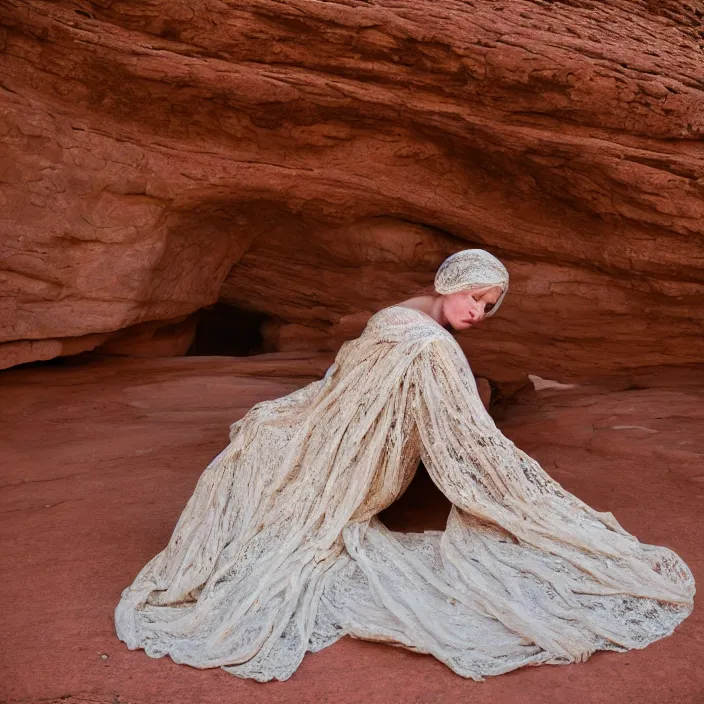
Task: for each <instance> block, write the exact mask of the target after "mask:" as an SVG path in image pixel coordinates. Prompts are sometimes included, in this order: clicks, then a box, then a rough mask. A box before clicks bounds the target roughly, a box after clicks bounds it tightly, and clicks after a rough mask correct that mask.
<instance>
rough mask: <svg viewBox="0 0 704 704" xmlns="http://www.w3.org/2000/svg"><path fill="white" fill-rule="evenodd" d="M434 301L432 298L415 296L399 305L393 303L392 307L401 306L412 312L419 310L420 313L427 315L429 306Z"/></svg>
mask: <svg viewBox="0 0 704 704" xmlns="http://www.w3.org/2000/svg"><path fill="white" fill-rule="evenodd" d="M434 300H435V299H434V298H433V296H415V297H413V298H408V299H406V300H405V301H401V302H400V303H395V304H394V305H397V306H401V307H403V308H412V309H413V310H419V311H421V312H422V313H427V312H428V311H429V310H430V307H431V305H432V304H433V301H434Z"/></svg>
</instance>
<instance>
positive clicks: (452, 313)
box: [445, 298, 467, 320]
mask: <svg viewBox="0 0 704 704" xmlns="http://www.w3.org/2000/svg"><path fill="white" fill-rule="evenodd" d="M466 308H467V306H466V304H465V303H464V302H463V301H462V300H460V299H457V298H455V299H452V300H448V301H447V305H446V306H445V315H446V316H447V317H448V319H450V320H457V319H458V318H462V317H463V316H464V313H465V311H466Z"/></svg>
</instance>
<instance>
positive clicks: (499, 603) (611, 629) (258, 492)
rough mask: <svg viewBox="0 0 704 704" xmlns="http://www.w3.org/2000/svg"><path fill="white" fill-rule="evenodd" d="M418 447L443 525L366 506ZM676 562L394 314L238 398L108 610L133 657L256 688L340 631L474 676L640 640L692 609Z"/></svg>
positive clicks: (436, 344)
mask: <svg viewBox="0 0 704 704" xmlns="http://www.w3.org/2000/svg"><path fill="white" fill-rule="evenodd" d="M420 458H422V459H423V461H424V464H425V466H426V467H427V469H428V472H429V473H430V475H431V477H432V478H433V481H434V482H435V483H436V484H437V485H438V486H439V487H440V488H441V489H442V491H443V492H444V493H445V495H446V496H447V497H448V498H449V499H450V500H451V501H452V504H453V507H452V510H451V512H450V516H449V518H448V522H447V527H446V530H445V531H426V532H424V533H405V534H404V533H396V532H393V531H390V530H388V529H387V528H386V527H385V526H384V525H383V524H382V523H381V522H380V521H379V519H378V518H377V517H376V516H377V514H378V513H379V512H380V511H381V510H382V509H384V508H385V507H387V506H388V505H389V504H391V503H392V502H393V501H394V500H395V499H396V498H397V497H398V496H400V494H401V493H403V491H404V490H405V488H406V487H407V486H408V483H409V482H410V480H411V478H412V476H413V474H414V472H415V469H416V467H417V465H418V461H419V459H420ZM694 593H695V584H694V578H693V576H692V573H691V571H690V570H689V568H688V566H687V565H686V564H685V563H684V562H683V561H682V559H681V558H680V557H679V556H678V555H677V554H676V553H674V552H673V551H672V550H670V549H668V548H666V547H658V546H654V545H647V544H643V543H640V542H639V541H638V540H637V539H636V538H635V537H634V536H633V535H631V534H629V533H627V532H626V531H625V530H624V529H623V528H622V527H621V526H620V525H619V524H618V522H617V521H616V519H615V518H614V516H613V514H611V513H609V512H599V511H595V510H594V509H592V508H590V507H589V506H588V505H587V504H585V503H583V502H582V501H580V500H579V499H578V498H577V497H575V496H574V495H572V494H570V493H568V492H567V491H566V490H565V489H563V488H562V487H561V485H560V484H558V483H557V482H556V481H554V480H553V479H552V478H551V477H550V476H549V475H548V474H547V473H546V472H545V471H544V470H543V469H542V468H541V467H540V465H539V464H538V463H537V462H536V461H535V460H533V459H532V458H531V457H529V456H528V455H526V454H525V453H524V452H522V451H521V450H519V449H518V448H517V447H516V446H515V445H514V444H513V443H512V442H511V441H510V440H509V439H508V438H506V437H505V436H504V435H503V434H502V433H501V432H500V431H499V430H498V428H497V427H496V426H495V424H494V422H493V420H492V418H491V417H490V416H489V415H488V413H487V412H486V410H485V409H484V406H483V404H482V402H481V400H480V398H479V395H478V393H477V388H476V384H475V381H474V377H473V375H472V373H471V370H470V368H469V365H468V363H467V360H466V357H465V356H464V354H463V353H462V350H461V349H460V347H459V345H458V344H457V342H456V341H455V339H454V338H453V336H452V335H451V334H450V333H449V332H448V331H446V330H445V329H444V328H442V327H441V326H440V325H438V324H437V323H436V322H435V321H434V320H433V319H432V318H430V316H427V315H425V314H424V313H422V312H420V311H417V310H411V309H408V308H404V307H401V306H391V307H389V308H385V309H383V310H381V311H379V312H378V313H376V314H375V315H374V316H372V317H371V318H370V320H369V322H368V324H367V326H366V328H365V330H364V332H363V333H362V335H361V336H360V337H359V338H357V339H356V340H352V341H349V342H346V343H345V344H344V345H343V346H342V347H341V349H340V351H339V352H338V355H337V357H336V359H335V362H334V364H333V365H332V366H331V367H330V369H329V370H328V372H327V373H326V375H325V377H324V378H323V379H321V380H318V381H314V382H312V383H311V384H309V385H307V386H305V387H303V388H301V389H299V390H297V391H295V392H294V393H292V394H289V395H287V396H284V397H282V398H279V399H275V400H273V401H263V402H261V403H258V404H256V405H255V406H253V407H252V408H251V409H250V411H249V412H248V413H247V415H245V416H244V417H243V418H242V419H240V420H239V421H237V422H236V423H233V424H232V426H231V428H230V444H229V445H228V446H227V447H226V448H225V449H224V450H223V451H222V452H221V453H220V454H219V455H218V456H217V457H215V458H214V459H213V460H212V461H211V462H210V464H209V465H208V467H207V468H206V469H205V471H204V472H203V474H202V475H201V477H200V479H199V481H198V484H197V486H196V488H195V491H194V493H193V495H192V496H191V498H190V499H189V501H188V503H187V505H186V507H185V508H184V510H183V513H182V514H181V516H180V518H179V520H178V522H177V524H176V527H175V529H174V531H173V534H172V536H171V539H170V541H169V543H168V545H167V546H166V547H165V549H164V550H163V551H162V552H160V553H159V554H158V555H156V556H155V557H154V558H152V559H151V560H150V561H149V562H148V563H147V564H146V565H145V566H144V568H143V569H142V570H141V571H140V573H139V574H138V575H137V577H136V579H135V580H134V582H133V584H132V585H131V586H129V587H127V588H126V589H125V590H124V591H123V593H122V597H121V600H120V602H119V604H118V606H117V609H116V613H115V621H116V629H117V634H118V636H119V638H120V639H121V640H123V641H124V642H125V643H126V644H127V646H128V647H129V648H130V649H136V648H143V649H144V650H145V652H146V653H147V654H148V655H150V656H151V657H162V656H164V655H169V656H170V657H171V658H172V659H173V660H174V661H176V662H178V663H185V664H188V665H191V666H193V667H198V668H209V667H223V668H224V669H225V670H226V671H228V672H230V673H232V674H234V675H237V676H239V677H247V678H253V679H255V680H259V681H267V680H271V679H278V680H285V679H287V678H289V677H290V676H291V675H292V674H293V672H295V670H296V668H297V667H298V665H299V664H300V662H301V660H302V659H303V657H304V655H305V653H306V652H307V651H317V650H320V649H322V648H324V647H326V646H328V645H330V644H331V643H333V642H335V641H336V640H337V639H339V638H340V637H342V636H343V635H350V636H353V637H356V638H362V639H365V640H374V641H382V642H386V643H390V644H393V645H397V646H402V647H405V648H409V649H412V650H415V651H417V652H421V653H429V654H432V655H433V656H435V657H436V658H438V659H439V660H441V661H442V662H444V663H445V664H447V665H448V666H449V667H450V668H452V670H454V671H455V672H456V673H458V674H459V675H462V676H464V677H470V678H472V679H475V680H483V679H484V678H485V677H487V676H491V675H498V674H500V673H503V672H507V671H509V670H513V669H515V668H518V667H522V666H525V665H540V664H566V663H573V662H582V661H584V660H586V659H587V658H588V657H589V656H590V655H591V654H592V653H593V652H594V651H596V650H615V651H626V650H629V649H633V648H644V647H645V646H647V645H648V644H649V643H652V642H653V641H655V640H657V639H659V638H663V637H665V636H667V635H669V634H671V633H672V632H673V630H674V628H675V627H676V626H677V625H678V624H679V623H680V622H681V621H682V620H683V619H684V618H686V617H687V615H688V614H689V613H691V611H692V608H693V599H694Z"/></svg>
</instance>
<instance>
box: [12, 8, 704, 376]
mask: <svg viewBox="0 0 704 704" xmlns="http://www.w3.org/2000/svg"><path fill="white" fill-rule="evenodd" d="M698 8H699V3H675V2H645V1H643V2H637V1H636V2H627V1H626V0H609V1H608V2H600V3H596V2H591V1H589V0H583V1H580V0H575V1H574V2H546V1H541V0H534V1H528V0H517V1H515V2H510V3H509V2H488V1H481V2H480V1H477V2H459V1H450V0H443V1H441V2H438V1H437V0H406V1H405V2H404V1H401V2H397V1H394V2H392V1H391V0H376V1H375V2H373V3H370V2H362V1H361V0H350V1H349V2H341V1H339V2H311V1H310V0H287V2H275V3H274V2H270V1H269V0H266V1H265V0H243V2H238V3H236V4H233V3H214V2H210V1H209V0H194V2H190V3H187V4H184V3H181V2H173V0H169V1H167V0H145V1H143V2H140V3H135V2H119V3H118V2H114V3H111V2H88V1H87V0H79V1H78V2H73V1H72V2H69V1H68V0H56V1H54V2H42V1H41V0H7V1H6V2H4V3H3V4H2V5H1V6H0V135H2V139H1V144H2V146H1V147H0V343H2V344H0V366H4V367H9V366H13V365H16V364H20V363H22V362H27V361H32V360H39V359H50V358H52V357H56V356H60V355H69V354H74V353H76V352H80V351H84V350H91V349H95V348H99V347H100V345H101V344H103V343H105V342H109V341H111V340H112V338H113V337H114V336H116V335H117V333H118V332H119V331H122V330H124V329H132V328H133V327H134V326H137V325H140V324H142V323H148V322H149V323H155V324H156V326H155V328H154V329H156V328H159V329H162V337H161V340H162V343H163V341H164V340H165V339H166V336H167V331H164V330H163V328H164V327H168V326H169V325H172V323H171V322H170V321H174V320H177V319H179V318H183V317H184V316H189V315H191V314H192V313H194V312H195V311H198V310H199V309H201V308H203V307H204V306H209V305H211V304H213V303H215V302H216V301H221V302H227V303H230V304H232V305H234V306H236V307H239V308H242V309H246V310H253V311H256V312H260V313H262V314H264V315H265V316H267V318H268V319H269V321H270V322H269V323H268V325H269V328H268V338H267V340H268V343H270V344H273V345H274V349H281V350H285V349H299V350H304V349H308V350H309V351H313V350H316V349H331V348H332V349H334V348H335V346H336V345H337V344H339V339H340V336H341V335H343V334H344V329H345V325H346V322H347V321H349V320H350V316H358V315H360V314H361V315H365V314H366V315H368V314H369V313H371V312H373V311H375V310H378V309H379V308H381V307H383V306H385V305H389V304H392V303H395V302H398V301H400V300H403V299H404V298H407V297H409V296H410V295H412V294H413V293H414V292H415V290H416V289H417V287H418V286H420V285H422V284H426V283H429V282H430V281H431V279H432V274H433V272H434V270H435V268H436V267H437V265H438V264H439V263H440V262H441V261H442V259H443V258H444V257H445V256H446V255H447V254H449V253H450V252H452V251H455V250H457V249H460V248H463V247H471V246H481V247H485V248H487V249H489V250H490V251H491V252H493V253H494V254H496V255H497V256H499V257H500V258H501V259H502V260H503V261H505V263H506V265H507V267H508V269H509V270H510V273H511V277H512V278H511V292H510V294H509V296H508V298H507V299H506V301H505V303H504V305H503V306H502V310H501V313H500V315H498V316H496V317H495V318H493V319H492V320H490V321H487V322H486V324H485V325H483V326H481V329H480V328H478V329H477V330H472V331H470V332H468V333H466V334H464V335H463V336H462V337H463V341H462V344H463V346H464V347H465V349H466V350H467V352H468V356H469V357H470V360H471V362H472V363H473V367H474V369H475V371H477V372H478V373H481V374H484V375H486V376H488V377H489V378H492V379H497V380H500V379H509V378H517V377H520V376H521V375H525V373H533V374H537V375H540V376H543V377H545V378H550V379H556V380H561V381H570V380H578V379H582V378H587V377H589V376H591V375H593V374H599V373H607V372H608V373H611V372H626V371H628V370H631V369H637V368H640V367H644V366H658V365H662V364H689V363H694V362H696V361H698V360H700V359H701V357H702V352H703V349H702V348H703V346H704V343H703V342H702V335H701V325H702V310H703V309H704V307H703V306H702V303H703V302H704V295H703V289H702V270H703V267H702V264H703V263H704V262H703V246H702V234H703V233H702V229H703V225H702V223H703V222H704V220H703V219H702V215H704V151H703V148H702V142H701V137H702V129H703V128H704V112H702V110H701V106H702V104H704V91H702V87H703V85H704V74H703V73H702V70H701V66H702V63H701V41H702V40H701V37H700V30H701V16H702V11H701V9H698ZM164 324H166V325H164ZM291 326H294V327H291ZM137 329H138V330H141V332H140V333H139V335H142V333H143V329H141V328H137ZM279 330H281V331H282V332H280V333H279V332H278V331H279ZM172 333H173V344H165V343H163V344H161V343H160V344H155V345H151V346H150V345H148V344H145V343H144V338H143V337H140V338H139V339H140V340H142V342H141V343H140V344H136V343H135V344H136V346H132V345H131V344H130V345H127V344H124V343H125V339H124V337H121V338H120V339H121V340H122V342H121V343H120V345H121V349H122V351H125V352H128V351H129V349H133V350H135V351H136V352H139V353H142V354H147V353H148V354H164V353H169V354H173V353H176V351H177V350H180V349H182V347H183V345H182V343H183V341H184V340H185V339H186V337H185V335H187V333H186V332H184V330H181V329H179V330H175V329H172ZM130 334H131V333H130ZM139 335H138V337H139ZM277 341H278V342H277ZM276 345H279V346H278V347H277V346H276ZM150 348H151V350H150ZM112 349H113V350H114V349H115V348H112Z"/></svg>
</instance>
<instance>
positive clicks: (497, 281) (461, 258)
mask: <svg viewBox="0 0 704 704" xmlns="http://www.w3.org/2000/svg"><path fill="white" fill-rule="evenodd" d="M485 286H500V287H501V295H500V296H499V298H498V299H497V301H496V303H495V304H494V305H493V306H492V308H491V310H490V311H488V312H487V313H486V315H485V316H484V317H485V318H490V317H491V316H492V315H494V313H496V311H497V310H498V309H499V306H500V305H501V301H503V299H504V296H505V295H506V291H508V271H507V270H506V267H505V266H504V265H503V264H502V263H501V262H500V261H499V260H498V259H497V258H496V257H495V256H494V255H493V254H489V252H487V251H486V250H484V249H463V250H461V251H459V252H455V253H454V254H452V255H450V256H449V257H448V258H447V259H446V260H445V261H444V262H443V263H442V264H441V265H440V268H439V269H438V271H437V273H436V274H435V290H436V291H437V292H438V293H440V294H443V295H447V294H450V293H456V292H457V291H466V290H468V289H473V288H483V287H485Z"/></svg>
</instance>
